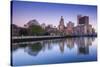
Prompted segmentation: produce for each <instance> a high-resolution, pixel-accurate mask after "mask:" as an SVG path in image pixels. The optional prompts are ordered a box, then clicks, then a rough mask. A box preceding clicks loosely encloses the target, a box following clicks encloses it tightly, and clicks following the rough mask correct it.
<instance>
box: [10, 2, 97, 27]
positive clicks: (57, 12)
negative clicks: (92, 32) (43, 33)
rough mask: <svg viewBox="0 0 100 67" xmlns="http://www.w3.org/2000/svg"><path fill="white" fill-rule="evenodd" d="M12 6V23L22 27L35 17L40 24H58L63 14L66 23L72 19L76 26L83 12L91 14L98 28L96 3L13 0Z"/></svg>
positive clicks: (92, 20) (94, 24)
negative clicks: (78, 16) (76, 3)
mask: <svg viewBox="0 0 100 67" xmlns="http://www.w3.org/2000/svg"><path fill="white" fill-rule="evenodd" d="M11 8H12V23H13V24H16V25H18V26H21V27H23V25H24V24H26V23H27V22H28V21H30V20H33V19H36V20H37V21H38V22H39V23H40V24H42V23H45V24H46V25H48V24H52V25H53V26H58V25H59V21H60V18H61V16H63V18H64V23H65V25H66V24H67V23H68V22H69V21H72V22H73V23H74V24H75V26H76V25H77V15H80V14H81V15H83V16H89V23H90V24H92V25H93V27H94V28H95V29H97V7H96V6H94V5H75V4H61V3H60V4H59V3H43V2H26V1H13V3H12V6H11Z"/></svg>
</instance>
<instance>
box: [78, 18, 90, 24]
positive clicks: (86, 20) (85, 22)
mask: <svg viewBox="0 0 100 67" xmlns="http://www.w3.org/2000/svg"><path fill="white" fill-rule="evenodd" d="M77 22H78V24H89V17H88V16H78V21H77Z"/></svg>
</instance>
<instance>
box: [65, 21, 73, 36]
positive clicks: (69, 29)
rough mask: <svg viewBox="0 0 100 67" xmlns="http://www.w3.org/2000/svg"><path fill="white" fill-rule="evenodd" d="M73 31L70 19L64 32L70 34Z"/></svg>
mask: <svg viewBox="0 0 100 67" xmlns="http://www.w3.org/2000/svg"><path fill="white" fill-rule="evenodd" d="M73 32H74V23H72V22H71V21H69V22H68V23H67V27H66V34H68V35H72V34H73Z"/></svg>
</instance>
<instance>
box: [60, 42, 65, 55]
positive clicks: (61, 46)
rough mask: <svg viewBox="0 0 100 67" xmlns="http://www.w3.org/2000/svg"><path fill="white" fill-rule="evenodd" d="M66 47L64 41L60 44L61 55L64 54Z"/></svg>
mask: <svg viewBox="0 0 100 67" xmlns="http://www.w3.org/2000/svg"><path fill="white" fill-rule="evenodd" d="M64 45H65V43H64V40H62V41H61V43H59V48H60V51H61V53H63V52H64Z"/></svg>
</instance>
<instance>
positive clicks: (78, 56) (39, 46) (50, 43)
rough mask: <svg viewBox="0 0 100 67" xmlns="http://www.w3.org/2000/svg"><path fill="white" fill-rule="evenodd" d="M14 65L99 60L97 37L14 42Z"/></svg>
mask: <svg viewBox="0 0 100 67" xmlns="http://www.w3.org/2000/svg"><path fill="white" fill-rule="evenodd" d="M11 60H12V65H13V66H23V65H37V64H56V63H72V62H84V61H96V60H97V38H93V37H89V38H88V37H81V38H64V39H53V40H42V41H33V42H20V43H12V49H11Z"/></svg>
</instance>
